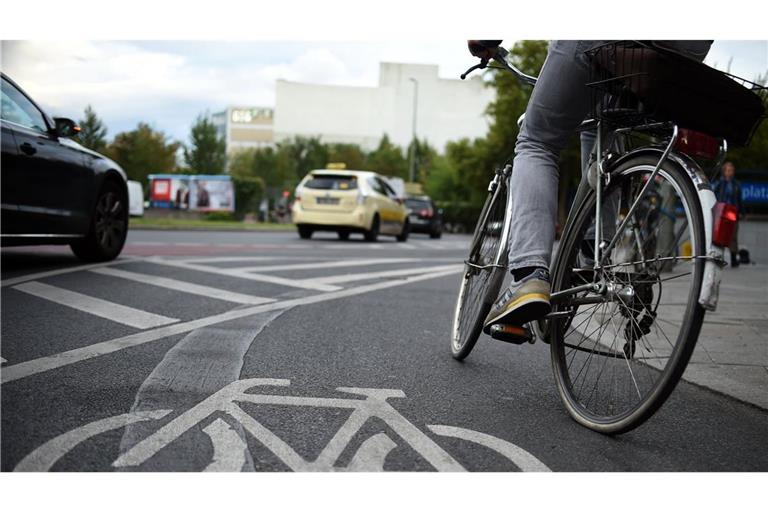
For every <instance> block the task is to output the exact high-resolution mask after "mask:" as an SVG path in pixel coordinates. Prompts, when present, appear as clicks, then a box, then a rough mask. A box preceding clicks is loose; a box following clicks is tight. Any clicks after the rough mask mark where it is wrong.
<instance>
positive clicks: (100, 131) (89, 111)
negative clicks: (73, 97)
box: [76, 105, 107, 152]
mask: <svg viewBox="0 0 768 512" xmlns="http://www.w3.org/2000/svg"><path fill="white" fill-rule="evenodd" d="M78 125H79V126H80V133H78V134H77V137H76V139H77V141H78V142H79V143H80V144H82V145H83V146H85V147H86V148H88V149H92V150H94V151H99V152H103V151H104V150H105V149H106V147H107V128H106V126H104V123H103V122H102V120H101V119H99V117H98V116H97V115H96V112H95V111H94V110H93V108H92V107H91V106H90V105H88V106H87V107H85V118H84V119H81V120H80V121H79V122H78Z"/></svg>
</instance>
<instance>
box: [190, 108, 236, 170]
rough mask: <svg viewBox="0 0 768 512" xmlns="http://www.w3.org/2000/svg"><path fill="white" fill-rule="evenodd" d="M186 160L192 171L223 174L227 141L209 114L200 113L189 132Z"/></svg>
mask: <svg viewBox="0 0 768 512" xmlns="http://www.w3.org/2000/svg"><path fill="white" fill-rule="evenodd" d="M189 140H190V144H189V147H185V148H184V160H185V161H186V163H187V166H188V167H189V169H190V172H192V173H199V174H221V173H223V172H224V170H225V167H226V164H227V151H226V142H225V141H224V138H223V137H219V135H218V132H217V131H216V126H215V125H214V124H213V122H211V120H210V119H209V118H208V116H207V115H202V114H201V115H199V116H198V117H197V119H196V120H195V123H194V124H193V125H192V129H191V130H190V134H189Z"/></svg>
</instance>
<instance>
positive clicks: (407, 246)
mask: <svg viewBox="0 0 768 512" xmlns="http://www.w3.org/2000/svg"><path fill="white" fill-rule="evenodd" d="M397 246H398V247H400V248H401V249H410V250H414V249H416V247H414V246H413V245H411V244H408V243H400V244H397Z"/></svg>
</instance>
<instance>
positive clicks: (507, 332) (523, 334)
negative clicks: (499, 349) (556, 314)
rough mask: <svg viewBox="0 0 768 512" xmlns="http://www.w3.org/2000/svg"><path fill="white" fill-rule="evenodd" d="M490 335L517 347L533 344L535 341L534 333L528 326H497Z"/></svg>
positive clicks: (492, 328)
mask: <svg viewBox="0 0 768 512" xmlns="http://www.w3.org/2000/svg"><path fill="white" fill-rule="evenodd" d="M489 334H490V335H491V338H493V339H495V340H499V341H503V342H504V343H512V344H515V345H522V344H523V343H533V342H534V341H535V339H534V337H533V333H532V332H531V330H530V329H529V328H528V326H522V327H520V326H517V325H504V324H496V325H492V326H491V328H490V332H489Z"/></svg>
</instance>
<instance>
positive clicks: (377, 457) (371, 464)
mask: <svg viewBox="0 0 768 512" xmlns="http://www.w3.org/2000/svg"><path fill="white" fill-rule="evenodd" d="M395 447H397V445H396V444H395V442H394V441H392V439H390V438H389V436H388V435H387V434H385V433H384V432H379V433H378V434H376V435H374V436H373V437H369V438H368V439H366V440H365V441H364V442H363V444H361V445H360V448H358V450H357V453H356V454H355V456H354V458H353V459H352V460H351V461H350V462H349V465H348V466H347V470H348V471H366V472H368V471H371V472H372V471H376V472H381V471H384V460H385V459H386V458H387V455H389V452H391V451H392V450H393V449H394V448H395Z"/></svg>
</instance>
